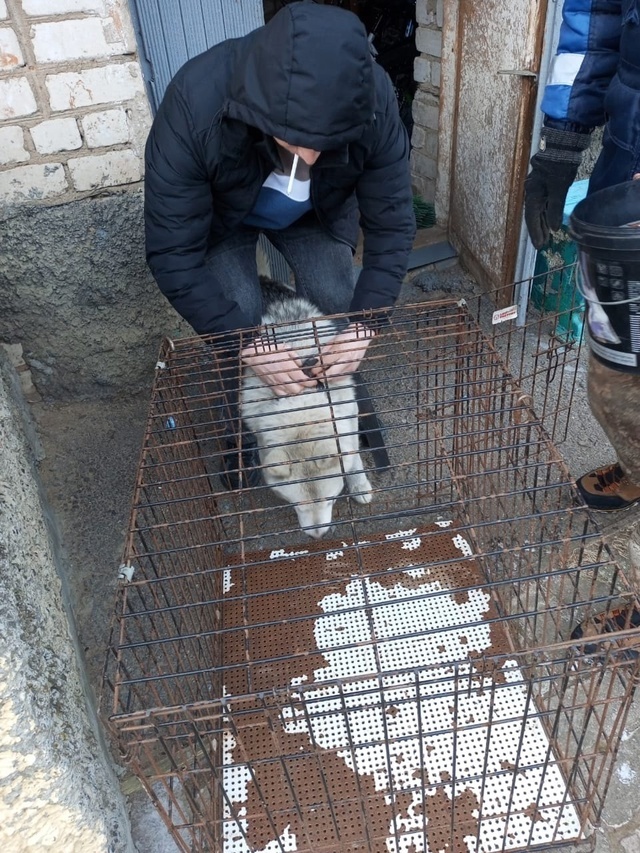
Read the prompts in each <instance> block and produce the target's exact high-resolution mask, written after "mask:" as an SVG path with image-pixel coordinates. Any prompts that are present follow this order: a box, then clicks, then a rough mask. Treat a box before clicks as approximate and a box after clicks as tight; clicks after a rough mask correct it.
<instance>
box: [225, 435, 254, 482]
mask: <svg viewBox="0 0 640 853" xmlns="http://www.w3.org/2000/svg"><path fill="white" fill-rule="evenodd" d="M227 446H228V448H229V449H228V450H227V451H226V452H225V453H223V455H222V458H221V463H220V480H221V482H222V485H223V486H224V487H225V489H228V490H229V491H230V492H232V491H235V490H237V489H246V488H250V487H253V486H259V485H260V483H261V482H262V479H261V477H260V472H259V470H258V467H259V465H260V456H259V455H258V446H257V444H256V440H255V438H254V437H253V436H252V435H251V433H243V434H242V436H241V438H240V445H239V446H238V444H237V443H236V442H234V441H233V439H228V440H227Z"/></svg>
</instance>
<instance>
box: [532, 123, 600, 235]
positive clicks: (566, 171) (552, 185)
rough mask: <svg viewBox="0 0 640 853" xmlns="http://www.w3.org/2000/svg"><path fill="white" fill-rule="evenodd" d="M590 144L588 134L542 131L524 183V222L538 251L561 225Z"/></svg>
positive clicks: (544, 128) (548, 129)
mask: <svg viewBox="0 0 640 853" xmlns="http://www.w3.org/2000/svg"><path fill="white" fill-rule="evenodd" d="M589 140H590V135H589V134H588V133H574V132H572V131H566V130H554V129H553V128H550V127H543V128H542V132H541V134H540V147H539V150H538V153H537V154H535V155H534V156H533V157H532V158H531V171H530V172H529V174H528V175H527V178H526V180H525V182H524V218H525V222H526V224H527V230H528V232H529V236H530V237H531V242H532V243H533V245H534V247H535V248H536V249H541V248H542V247H543V246H545V245H546V244H547V243H548V241H549V235H550V232H551V231H557V230H558V229H559V228H560V226H561V225H562V216H563V213H564V204H565V200H566V197H567V192H568V191H569V187H570V186H571V184H572V183H573V182H574V180H575V177H576V174H577V172H578V167H579V166H580V161H581V159H582V152H583V151H584V149H585V148H587V147H588V145H589Z"/></svg>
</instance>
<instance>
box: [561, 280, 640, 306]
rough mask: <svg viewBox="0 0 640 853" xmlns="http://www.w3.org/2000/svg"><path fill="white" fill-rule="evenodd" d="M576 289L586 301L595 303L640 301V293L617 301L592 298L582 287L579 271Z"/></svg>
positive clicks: (615, 303) (607, 303) (621, 303)
mask: <svg viewBox="0 0 640 853" xmlns="http://www.w3.org/2000/svg"><path fill="white" fill-rule="evenodd" d="M576 290H577V291H578V293H579V294H580V296H582V298H583V299H584V301H585V302H589V303H593V304H594V305H596V304H597V305H630V304H631V303H633V302H640V295H638V296H630V297H629V299H620V300H618V301H616V302H601V301H600V300H599V299H592V298H591V297H590V296H587V294H586V293H585V292H584V290H583V289H582V281H581V279H580V274H579V273H578V274H577V275H576Z"/></svg>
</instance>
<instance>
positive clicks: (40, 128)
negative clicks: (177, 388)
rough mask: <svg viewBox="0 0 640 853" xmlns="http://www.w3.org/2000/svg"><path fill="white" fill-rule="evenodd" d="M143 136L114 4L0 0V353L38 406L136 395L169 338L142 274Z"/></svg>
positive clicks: (161, 305)
mask: <svg viewBox="0 0 640 853" xmlns="http://www.w3.org/2000/svg"><path fill="white" fill-rule="evenodd" d="M150 122H151V114H150V109H149V103H148V100H147V96H146V90H145V87H144V84H143V80H142V73H141V69H140V65H139V63H138V60H137V55H136V46H135V39H134V36H133V29H132V25H131V21H130V17H129V9H128V6H127V3H126V0H12V1H11V2H8V0H0V235H1V240H2V255H1V257H0V294H1V299H2V306H3V310H2V312H0V341H5V342H7V343H10V344H21V345H22V347H23V351H24V356H25V360H26V362H27V364H28V365H29V367H30V368H31V373H32V376H33V381H34V383H35V385H36V387H37V389H38V391H39V392H40V394H42V396H43V397H45V399H46V398H58V399H72V398H83V397H87V396H94V397H95V396H100V395H102V396H105V395H109V394H115V393H126V392H128V391H130V390H132V389H133V390H135V389H138V388H145V387H148V386H149V383H150V379H151V375H152V370H153V364H154V361H155V359H154V356H155V353H156V352H157V349H158V344H159V341H160V339H161V337H162V336H163V335H165V334H175V333H176V329H177V324H178V318H177V315H175V313H174V312H173V310H172V309H170V308H169V306H168V304H167V303H166V301H165V300H164V298H163V297H162V296H161V295H160V294H159V292H158V291H157V288H156V287H155V284H154V283H153V280H152V278H151V276H150V274H149V272H148V270H147V268H146V264H145V260H144V238H143V216H142V204H143V201H142V183H141V180H142V175H143V151H144V140H145V139H146V135H147V132H148V129H149V126H150Z"/></svg>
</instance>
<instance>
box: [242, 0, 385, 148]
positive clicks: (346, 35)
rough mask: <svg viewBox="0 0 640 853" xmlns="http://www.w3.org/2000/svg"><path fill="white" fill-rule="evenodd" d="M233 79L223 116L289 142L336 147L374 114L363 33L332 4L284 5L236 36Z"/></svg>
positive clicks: (347, 14)
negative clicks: (257, 26)
mask: <svg viewBox="0 0 640 853" xmlns="http://www.w3.org/2000/svg"><path fill="white" fill-rule="evenodd" d="M232 80H233V82H232V84H231V91H230V100H229V102H228V103H227V108H226V113H227V115H229V116H230V117H231V118H235V119H240V120H241V121H243V122H244V123H246V124H248V125H251V126H253V127H257V128H258V129H259V130H261V131H262V132H263V133H266V134H268V135H270V136H276V137H278V138H279V139H283V140H284V141H285V142H288V143H289V144H290V145H300V146H302V147H304V148H313V149H315V150H316V151H326V150H331V149H336V148H341V147H343V146H344V145H346V144H348V143H349V142H354V141H355V140H356V139H359V138H360V136H361V135H362V133H363V132H364V130H365V128H366V126H367V125H369V124H370V123H371V121H372V120H373V113H374V109H375V94H374V78H373V58H372V56H371V51H370V49H369V42H368V39H367V33H366V31H365V28H364V26H363V24H362V23H361V21H360V20H359V18H358V17H357V16H356V15H354V14H353V13H351V12H347V11H346V10H344V9H340V8H338V7H336V6H321V5H317V4H315V3H308V2H301V3H293V4H290V5H287V6H285V7H284V8H283V9H281V10H280V11H279V12H278V13H277V14H276V15H274V17H273V18H272V19H271V20H270V21H269V23H268V24H266V26H264V27H261V28H260V29H258V30H255V31H254V32H253V33H251V34H250V36H249V37H247V38H246V39H243V40H242V50H241V51H240V52H239V54H238V56H237V62H236V64H235V68H234V73H233V77H232Z"/></svg>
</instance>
